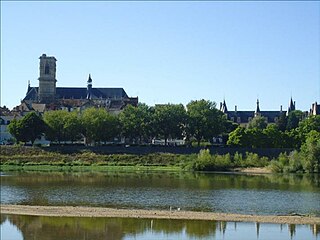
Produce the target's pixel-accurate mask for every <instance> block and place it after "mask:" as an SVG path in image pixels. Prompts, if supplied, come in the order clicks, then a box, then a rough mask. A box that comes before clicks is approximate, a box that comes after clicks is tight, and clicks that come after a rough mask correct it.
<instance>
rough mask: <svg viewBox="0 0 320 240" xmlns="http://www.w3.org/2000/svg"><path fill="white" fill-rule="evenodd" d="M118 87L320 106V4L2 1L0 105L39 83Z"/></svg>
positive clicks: (156, 97)
mask: <svg viewBox="0 0 320 240" xmlns="http://www.w3.org/2000/svg"><path fill="white" fill-rule="evenodd" d="M43 53H46V54H47V55H50V56H55V57H56V58H57V60H58V61H57V80H58V82H57V86H61V87H86V81H87V78H88V75H89V73H91V76H92V79H93V86H94V87H123V88H124V89H125V90H126V92H127V94H128V95H129V96H139V100H140V102H144V103H147V104H148V105H154V104H157V103H183V104H187V103H188V102H189V101H190V100H196V99H202V98H203V99H207V100H211V101H215V102H216V103H217V105H219V102H220V101H223V99H224V98H225V100H226V102H227V105H228V107H229V109H233V108H234V105H237V106H238V110H249V109H252V110H254V109H255V104H256V99H257V98H259V100H260V109H261V110H277V109H280V105H283V107H284V108H285V109H286V108H287V107H288V103H289V100H290V97H291V96H292V97H293V99H294V100H295V101H296V106H297V108H298V109H301V110H308V109H309V108H310V106H311V104H312V103H313V102H315V101H318V102H320V2H304V1H302V2H241V1H240V2H208V1H204V2H193V1H188V2H180V1H178V2H170V1H169V2H168V1H167V2H153V1H152V2H104V1H97V2H85V1H80V2H75V1H70V2H64V1H57V2H54V1H52V2H43V1H42V2H40V1H39V2H38V1H34V2H26V1H21V2H20V1H19V2H9V1H5V2H3V1H1V106H3V105H6V106H8V107H9V108H12V107H14V106H16V105H18V104H19V103H20V100H21V99H22V98H23V97H24V96H25V93H26V89H27V84H28V80H30V81H31V85H32V86H38V80H37V78H38V74H39V59H38V58H39V57H40V55H41V54H43Z"/></svg>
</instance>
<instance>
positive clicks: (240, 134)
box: [227, 126, 248, 147]
mask: <svg viewBox="0 0 320 240" xmlns="http://www.w3.org/2000/svg"><path fill="white" fill-rule="evenodd" d="M247 141H248V137H247V134H246V131H245V128H244V127H241V126H238V127H237V128H236V129H235V130H234V131H232V132H231V133H230V134H229V139H228V141H227V145H230V146H239V147H244V146H246V144H247Z"/></svg>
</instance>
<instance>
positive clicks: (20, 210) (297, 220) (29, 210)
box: [0, 205, 320, 224]
mask: <svg viewBox="0 0 320 240" xmlns="http://www.w3.org/2000/svg"><path fill="white" fill-rule="evenodd" d="M0 209H1V214H16V215H30V216H51V217H119V218H148V219H186V220H213V221H229V222H260V223H278V224H320V218H319V217H314V216H300V215H299V216H297V215H293V216H291V215H290V216H270V215H268V216H265V215H244V214H231V213H212V212H194V211H178V210H171V211H170V210H143V209H116V208H100V207H72V206H28V205H1V206H0Z"/></svg>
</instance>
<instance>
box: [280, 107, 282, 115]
mask: <svg viewBox="0 0 320 240" xmlns="http://www.w3.org/2000/svg"><path fill="white" fill-rule="evenodd" d="M280 113H282V105H280Z"/></svg>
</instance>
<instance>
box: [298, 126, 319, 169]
mask: <svg viewBox="0 0 320 240" xmlns="http://www.w3.org/2000/svg"><path fill="white" fill-rule="evenodd" d="M301 154H302V156H303V157H304V161H303V163H302V165H303V169H304V171H306V172H311V173H312V172H318V173H319V172H320V132H317V131H316V130H312V131H310V132H309V134H308V135H307V138H306V142H305V143H304V144H303V145H302V146H301Z"/></svg>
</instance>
